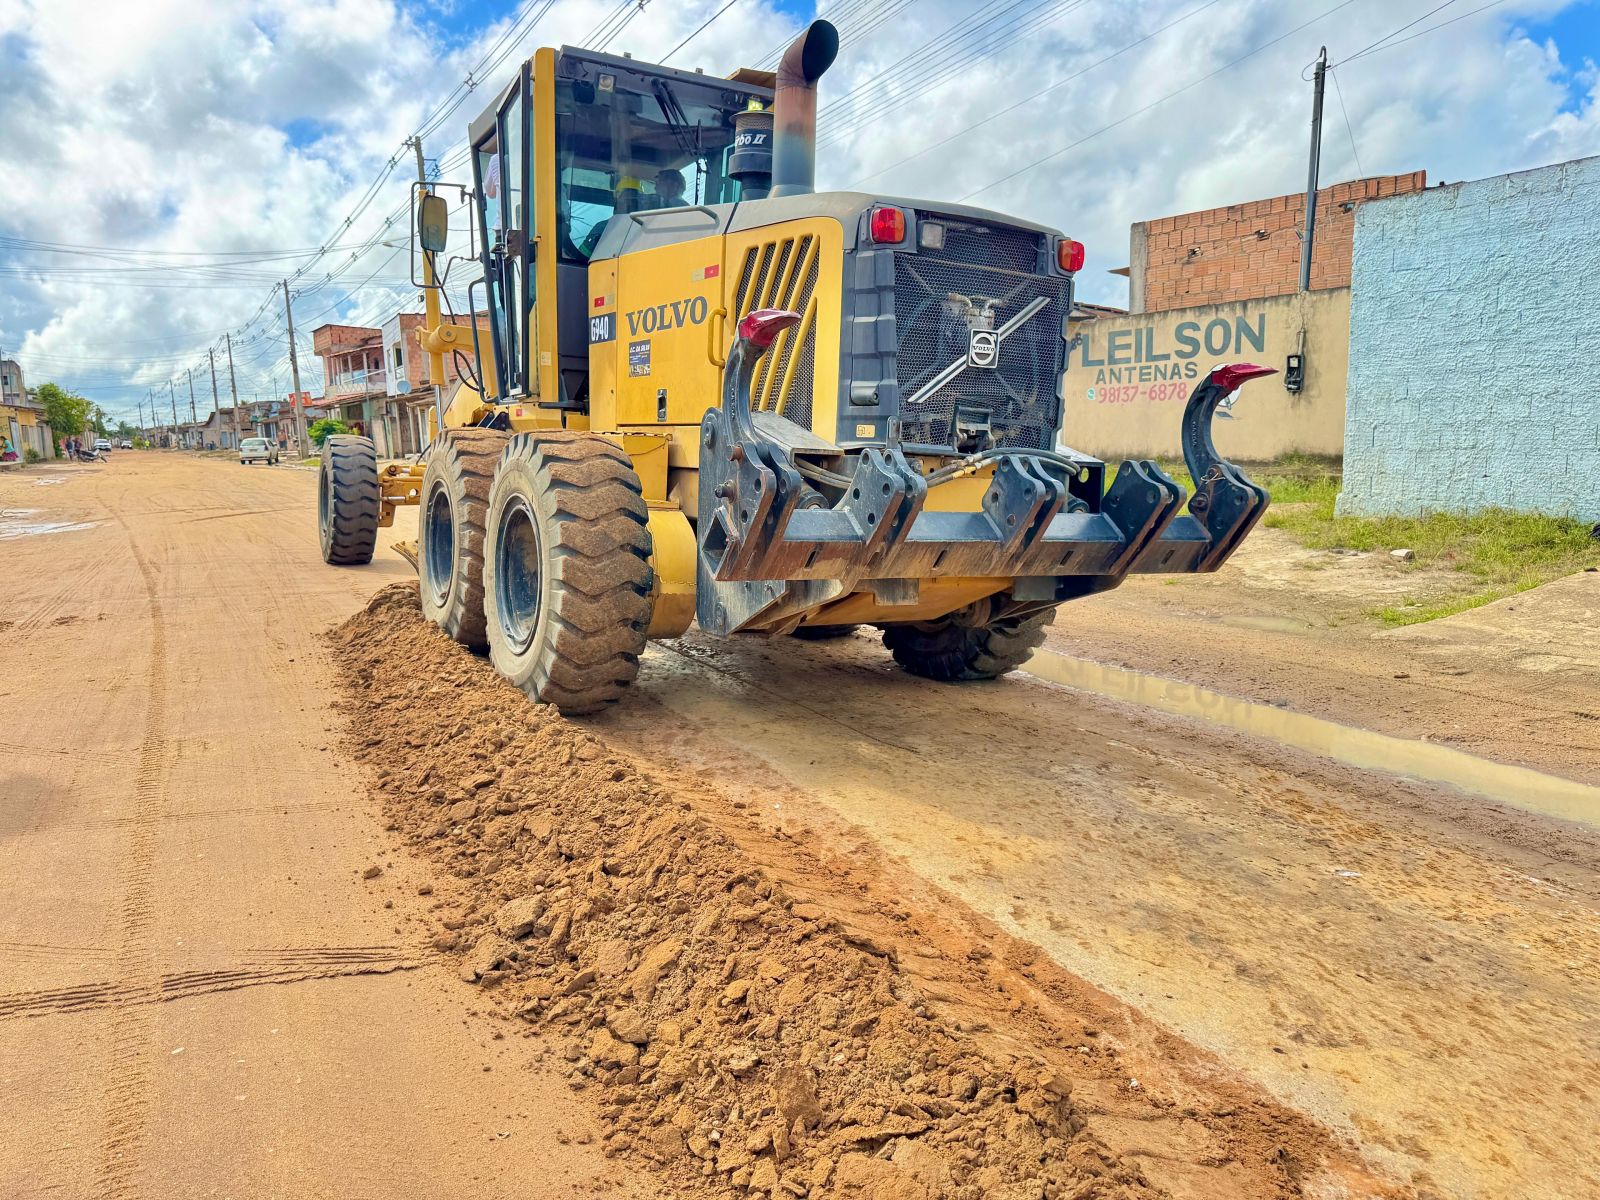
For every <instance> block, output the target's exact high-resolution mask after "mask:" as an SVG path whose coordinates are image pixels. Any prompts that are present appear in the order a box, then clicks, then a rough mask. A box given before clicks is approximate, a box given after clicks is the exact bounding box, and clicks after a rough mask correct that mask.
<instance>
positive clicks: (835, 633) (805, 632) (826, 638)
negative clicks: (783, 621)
mask: <svg viewBox="0 0 1600 1200" xmlns="http://www.w3.org/2000/svg"><path fill="white" fill-rule="evenodd" d="M860 628H861V626H859V625H797V626H795V629H794V632H793V633H792V634H790V636H791V637H797V638H799V639H800V640H801V641H802V642H831V641H833V640H834V639H835V638H847V637H849V636H850V635H851V634H852V633H854V632H855V631H856V630H858V629H860Z"/></svg>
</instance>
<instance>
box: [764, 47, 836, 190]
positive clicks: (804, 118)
mask: <svg viewBox="0 0 1600 1200" xmlns="http://www.w3.org/2000/svg"><path fill="white" fill-rule="evenodd" d="M838 56H839V31H838V30H837V29H835V28H834V27H833V25H832V24H831V23H829V22H827V21H813V22H811V24H810V25H808V26H807V27H806V29H805V32H803V33H802V34H801V35H800V36H799V37H797V38H795V40H794V41H793V42H792V43H791V44H790V46H789V48H788V49H787V50H785V51H784V52H783V58H782V60H781V61H780V62H779V63H778V89H777V93H776V95H775V97H774V99H773V111H774V117H773V124H774V126H775V129H774V135H773V141H772V193H771V194H772V195H773V196H805V195H809V194H810V193H812V192H814V191H816V190H817V189H816V184H817V80H819V79H821V78H822V73H823V72H824V71H826V70H827V69H828V68H829V67H831V66H832V65H833V60H834V59H835V58H837V57H838Z"/></svg>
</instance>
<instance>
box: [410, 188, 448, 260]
mask: <svg viewBox="0 0 1600 1200" xmlns="http://www.w3.org/2000/svg"><path fill="white" fill-rule="evenodd" d="M449 239H450V206H449V205H448V204H446V203H445V199H444V197H443V196H435V195H431V194H430V195H426V196H423V197H422V202H421V204H419V205H418V206H417V240H418V241H419V242H421V243H422V248H423V249H424V250H425V251H427V252H428V253H429V254H440V253H443V251H444V248H445V244H446V243H447V242H448V241H449Z"/></svg>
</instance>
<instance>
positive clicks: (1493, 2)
mask: <svg viewBox="0 0 1600 1200" xmlns="http://www.w3.org/2000/svg"><path fill="white" fill-rule="evenodd" d="M1505 2H1506V0H1490V2H1489V3H1488V4H1481V5H1479V6H1478V7H1477V8H1474V9H1470V10H1469V11H1467V12H1464V13H1461V14H1460V15H1458V16H1454V17H1451V18H1450V19H1449V20H1448V21H1440V22H1439V23H1438V24H1437V25H1430V26H1428V28H1426V29H1419V30H1417V32H1416V33H1413V34H1412V35H1411V36H1410V37H1403V38H1401V39H1400V40H1399V41H1397V42H1391V41H1387V40H1386V39H1385V40H1384V44H1383V45H1381V46H1374V47H1371V48H1369V49H1367V50H1363V51H1362V52H1361V53H1360V54H1353V55H1351V56H1350V57H1349V58H1346V59H1344V60H1342V61H1341V62H1340V63H1339V64H1338V65H1339V66H1341V67H1342V66H1344V65H1345V63H1348V62H1354V61H1355V60H1356V59H1357V58H1361V57H1364V56H1365V55H1368V54H1381V53H1382V52H1383V51H1385V50H1393V49H1394V48H1395V47H1396V46H1404V45H1405V44H1406V43H1407V42H1414V41H1416V40H1417V39H1418V38H1419V37H1426V36H1427V35H1428V34H1430V33H1437V32H1438V31H1439V30H1441V29H1443V28H1444V27H1445V26H1446V25H1454V24H1455V23H1456V22H1457V21H1465V20H1466V19H1467V18H1468V17H1475V16H1477V15H1478V14H1479V13H1481V12H1488V11H1489V10H1490V9H1491V8H1499V7H1500V6H1501V5H1502V4H1504V3H1505ZM1397 32H1398V31H1397ZM1390 36H1391V37H1392V36H1393V34H1391V35H1390Z"/></svg>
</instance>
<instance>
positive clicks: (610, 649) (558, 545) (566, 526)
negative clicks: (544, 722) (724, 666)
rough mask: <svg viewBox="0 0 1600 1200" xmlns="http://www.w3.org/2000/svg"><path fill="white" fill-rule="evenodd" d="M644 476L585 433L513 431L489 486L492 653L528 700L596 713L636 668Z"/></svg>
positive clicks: (645, 533) (645, 604)
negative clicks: (491, 487)
mask: <svg viewBox="0 0 1600 1200" xmlns="http://www.w3.org/2000/svg"><path fill="white" fill-rule="evenodd" d="M641 492H642V488H641V487H640V484H639V477H638V476H637V475H636V474H634V471H633V465H632V464H631V463H630V462H629V460H628V456H627V455H626V454H624V453H623V452H622V451H621V450H620V449H619V448H618V447H616V446H614V445H612V444H611V443H610V442H607V441H605V440H603V439H601V438H598V437H595V436H592V435H590V434H585V433H564V432H549V433H525V434H520V435H518V436H517V437H515V438H513V439H512V440H511V443H510V445H508V446H507V447H506V451H505V454H504V456H503V457H502V458H501V460H500V466H499V469H498V470H497V471H496V472H495V477H494V487H493V489H492V490H491V492H490V495H489V525H488V557H487V560H486V561H485V563H484V571H483V581H484V589H485V595H486V601H485V612H486V615H487V620H488V634H489V657H490V660H491V661H492V662H493V663H494V666H495V670H497V671H499V672H500V674H502V675H504V676H505V677H506V678H507V679H508V680H510V681H511V682H512V683H514V684H516V686H517V687H519V688H521V689H522V690H523V692H525V693H526V694H527V695H528V697H529V698H530V699H532V700H535V701H538V702H540V703H543V704H553V705H555V706H556V707H557V708H559V709H560V710H561V712H562V713H563V714H566V715H568V716H582V715H585V714H588V713H593V712H598V711H599V710H601V709H603V708H605V707H606V706H607V705H610V704H613V703H615V702H616V701H617V699H618V698H620V697H621V695H622V693H623V691H624V689H626V688H627V686H628V685H629V684H630V683H632V682H633V680H634V678H635V677H636V676H637V675H638V673H639V655H640V654H642V653H643V652H644V647H645V641H646V638H645V631H646V630H647V629H648V628H649V626H650V584H651V580H652V572H651V569H650V550H651V544H650V531H649V526H648V522H649V511H648V510H647V509H646V507H645V502H644V497H643V496H642V494H641Z"/></svg>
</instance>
